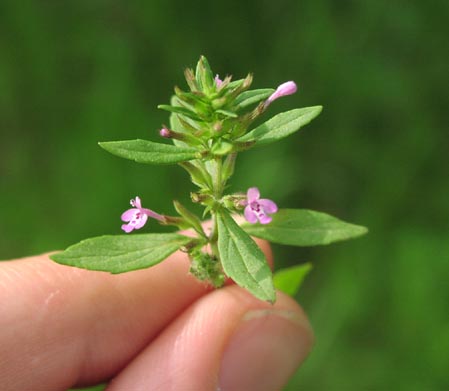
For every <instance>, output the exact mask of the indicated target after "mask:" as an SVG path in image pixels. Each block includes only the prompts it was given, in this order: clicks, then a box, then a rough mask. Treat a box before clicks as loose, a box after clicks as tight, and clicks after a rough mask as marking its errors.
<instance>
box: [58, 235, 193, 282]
mask: <svg viewBox="0 0 449 391" xmlns="http://www.w3.org/2000/svg"><path fill="white" fill-rule="evenodd" d="M190 241H192V238H188V237H187V236H183V235H178V234H174V233H168V234H138V235H106V236H99V237H96V238H91V239H86V240H83V241H81V242H79V243H77V244H74V245H73V246H70V247H69V248H67V249H66V250H65V251H63V252H60V253H58V254H54V255H51V256H50V258H51V259H53V260H54V261H56V262H58V263H61V264H63V265H69V266H76V267H79V268H82V269H89V270H101V271H105V272H109V273H113V274H116V273H124V272H129V271H131V270H137V269H144V268H147V267H150V266H153V265H156V264H157V263H159V262H161V261H163V260H164V259H165V258H167V257H168V256H169V255H170V254H172V253H174V252H175V251H176V250H178V249H179V248H180V247H181V246H184V245H186V244H187V243H189V242H190Z"/></svg>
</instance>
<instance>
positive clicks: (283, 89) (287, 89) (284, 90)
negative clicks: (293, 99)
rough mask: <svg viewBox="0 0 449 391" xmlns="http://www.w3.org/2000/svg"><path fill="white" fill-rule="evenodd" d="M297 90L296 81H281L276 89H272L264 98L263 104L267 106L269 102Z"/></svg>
mask: <svg viewBox="0 0 449 391" xmlns="http://www.w3.org/2000/svg"><path fill="white" fill-rule="evenodd" d="M297 90H298V87H297V86H296V83H295V82H294V81H287V82H285V83H282V84H281V85H280V86H279V87H278V88H276V91H274V92H273V93H272V94H271V95H270V96H269V97H268V99H267V100H266V102H265V106H268V105H269V104H270V103H271V102H273V101H275V100H276V99H278V98H281V97H283V96H287V95H292V94H294V93H295V92H296V91H297Z"/></svg>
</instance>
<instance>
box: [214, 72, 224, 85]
mask: <svg viewBox="0 0 449 391" xmlns="http://www.w3.org/2000/svg"><path fill="white" fill-rule="evenodd" d="M214 80H215V85H216V86H217V88H220V86H221V85H222V83H223V80H221V79H220V77H219V76H218V75H215V79H214Z"/></svg>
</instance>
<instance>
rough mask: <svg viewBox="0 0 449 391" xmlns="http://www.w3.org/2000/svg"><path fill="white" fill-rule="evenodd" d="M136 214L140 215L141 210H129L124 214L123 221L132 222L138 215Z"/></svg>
mask: <svg viewBox="0 0 449 391" xmlns="http://www.w3.org/2000/svg"><path fill="white" fill-rule="evenodd" d="M136 213H139V209H136V208H132V209H128V210H126V211H125V212H123V214H122V216H121V219H122V221H131V220H132V219H133V218H134V216H135V215H136Z"/></svg>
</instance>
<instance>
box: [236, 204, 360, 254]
mask: <svg viewBox="0 0 449 391" xmlns="http://www.w3.org/2000/svg"><path fill="white" fill-rule="evenodd" d="M242 228H243V229H244V230H245V231H246V232H247V233H249V234H250V235H253V236H256V237H258V238H262V239H266V240H269V241H270V242H274V243H279V244H287V245H291V246H317V245H323V244H329V243H333V242H338V241H341V240H346V239H352V238H356V237H358V236H361V235H363V234H365V233H367V232H368V230H367V229H366V228H365V227H362V226H360V225H355V224H350V223H347V222H345V221H342V220H339V219H337V218H336V217H333V216H330V215H328V214H326V213H321V212H315V211H313V210H307V209H280V210H279V211H278V212H277V213H276V214H274V215H273V220H272V221H271V223H269V224H248V223H245V224H243V225H242Z"/></svg>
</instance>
